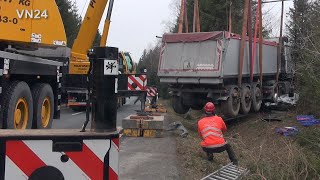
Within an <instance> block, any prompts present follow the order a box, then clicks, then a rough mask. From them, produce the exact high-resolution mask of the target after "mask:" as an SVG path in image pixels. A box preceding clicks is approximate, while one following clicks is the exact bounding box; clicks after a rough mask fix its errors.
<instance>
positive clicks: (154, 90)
mask: <svg viewBox="0 0 320 180" xmlns="http://www.w3.org/2000/svg"><path fill="white" fill-rule="evenodd" d="M147 91H148V92H147V96H148V97H155V96H157V92H158V90H157V88H156V87H147Z"/></svg>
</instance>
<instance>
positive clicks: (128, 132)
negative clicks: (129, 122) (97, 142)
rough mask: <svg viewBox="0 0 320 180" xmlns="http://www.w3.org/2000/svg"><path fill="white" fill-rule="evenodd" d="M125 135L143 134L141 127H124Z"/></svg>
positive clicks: (135, 135)
mask: <svg viewBox="0 0 320 180" xmlns="http://www.w3.org/2000/svg"><path fill="white" fill-rule="evenodd" d="M123 135H124V136H128V137H140V136H142V132H141V129H124V130H123Z"/></svg>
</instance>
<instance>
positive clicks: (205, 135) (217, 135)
mask: <svg viewBox="0 0 320 180" xmlns="http://www.w3.org/2000/svg"><path fill="white" fill-rule="evenodd" d="M210 135H212V136H216V137H219V138H223V135H222V134H218V133H215V132H208V133H206V134H204V135H202V136H203V138H206V137H208V136H210Z"/></svg>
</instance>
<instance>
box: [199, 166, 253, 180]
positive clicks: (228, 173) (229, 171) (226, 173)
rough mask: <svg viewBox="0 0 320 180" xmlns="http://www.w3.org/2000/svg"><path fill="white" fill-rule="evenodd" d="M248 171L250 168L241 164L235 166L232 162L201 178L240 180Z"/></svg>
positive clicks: (207, 179)
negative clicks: (240, 165)
mask: <svg viewBox="0 0 320 180" xmlns="http://www.w3.org/2000/svg"><path fill="white" fill-rule="evenodd" d="M248 173H249V170H247V169H245V168H242V167H239V166H235V165H233V164H232V163H230V164H228V165H226V166H223V167H222V168H220V169H219V170H217V171H215V172H214V173H212V174H210V175H208V176H206V177H204V178H202V179H201V180H209V179H210V180H221V179H224V180H239V179H241V178H243V177H244V176H245V175H246V174H248Z"/></svg>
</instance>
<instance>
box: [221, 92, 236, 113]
mask: <svg viewBox="0 0 320 180" xmlns="http://www.w3.org/2000/svg"><path fill="white" fill-rule="evenodd" d="M234 94H238V96H234ZM239 95H240V93H239V90H238V89H237V88H236V87H231V88H230V95H229V98H228V99H227V100H226V101H223V102H222V103H221V111H222V112H223V114H224V115H225V116H227V117H231V118H235V117H237V116H238V114H239V111H240V100H239Z"/></svg>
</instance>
